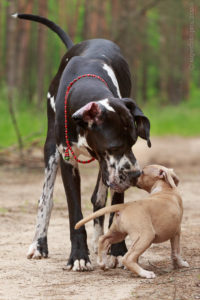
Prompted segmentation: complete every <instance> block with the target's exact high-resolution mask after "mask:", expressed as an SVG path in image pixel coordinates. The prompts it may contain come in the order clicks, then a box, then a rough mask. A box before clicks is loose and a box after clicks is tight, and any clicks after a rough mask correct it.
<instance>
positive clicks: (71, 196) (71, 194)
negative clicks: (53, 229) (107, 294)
mask: <svg viewBox="0 0 200 300" xmlns="http://www.w3.org/2000/svg"><path fill="white" fill-rule="evenodd" d="M72 162H73V161H72ZM61 174H62V180H63V184H64V188H65V193H66V196H67V203H68V210H69V222H70V240H71V243H72V245H71V254H70V256H69V260H68V262H67V269H68V270H70V269H72V270H73V271H90V270H92V265H91V263H90V259H89V256H88V254H89V251H88V247H87V235H86V230H85V226H82V227H81V228H79V229H78V230H75V229H74V226H75V224H76V223H77V222H78V221H80V219H82V218H83V215H82V212H81V192H80V175H79V170H78V165H77V163H76V162H73V164H72V163H71V161H70V162H66V161H64V160H63V159H61Z"/></svg>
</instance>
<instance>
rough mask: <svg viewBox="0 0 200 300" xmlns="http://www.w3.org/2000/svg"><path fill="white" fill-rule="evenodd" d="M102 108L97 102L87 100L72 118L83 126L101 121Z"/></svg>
mask: <svg viewBox="0 0 200 300" xmlns="http://www.w3.org/2000/svg"><path fill="white" fill-rule="evenodd" d="M101 115H102V110H101V107H100V105H99V104H98V103H97V102H89V103H88V104H86V105H84V106H83V107H81V108H80V109H79V110H77V111H76V112H75V113H74V114H73V115H72V119H73V120H74V121H75V122H76V123H78V124H79V126H82V127H85V126H87V125H92V124H94V123H96V124H98V123H99V122H100V121H101Z"/></svg>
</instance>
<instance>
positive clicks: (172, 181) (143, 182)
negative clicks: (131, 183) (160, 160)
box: [137, 165, 179, 192]
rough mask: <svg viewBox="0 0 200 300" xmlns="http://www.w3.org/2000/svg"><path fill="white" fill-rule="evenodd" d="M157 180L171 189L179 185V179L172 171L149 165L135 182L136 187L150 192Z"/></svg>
mask: <svg viewBox="0 0 200 300" xmlns="http://www.w3.org/2000/svg"><path fill="white" fill-rule="evenodd" d="M159 180H163V181H165V182H166V183H167V184H168V185H169V186H170V187H171V188H175V187H176V186H178V183H179V179H178V177H177V175H176V174H175V172H174V170H173V169H168V168H166V167H163V166H160V165H149V166H146V167H144V168H143V170H142V172H141V175H140V177H139V178H138V180H137V187H139V188H141V189H144V190H146V191H147V192H151V190H152V188H153V187H154V186H155V185H156V183H157V182H158V181H159Z"/></svg>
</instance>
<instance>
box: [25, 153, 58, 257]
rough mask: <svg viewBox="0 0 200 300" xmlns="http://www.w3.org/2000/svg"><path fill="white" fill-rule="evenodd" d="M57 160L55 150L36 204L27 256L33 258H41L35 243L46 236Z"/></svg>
mask: <svg viewBox="0 0 200 300" xmlns="http://www.w3.org/2000/svg"><path fill="white" fill-rule="evenodd" d="M59 158H60V156H59V152H58V150H56V152H55V154H54V155H52V156H51V157H50V159H49V162H48V166H47V168H45V180H44V186H43V192H42V195H41V197H40V199H39V203H38V214H37V222H36V231H35V236H34V239H33V243H32V244H31V246H30V247H29V251H28V255H29V256H30V254H32V257H33V258H38V257H39V256H42V253H39V251H38V250H37V245H38V244H37V243H38V242H37V241H38V239H39V238H44V237H46V236H47V231H48V226H49V220H50V216H51V211H52V208H53V189H54V182H55V178H56V173H57V169H58V162H59ZM31 251H32V252H33V253H32V252H31Z"/></svg>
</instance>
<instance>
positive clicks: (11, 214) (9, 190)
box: [0, 137, 200, 300]
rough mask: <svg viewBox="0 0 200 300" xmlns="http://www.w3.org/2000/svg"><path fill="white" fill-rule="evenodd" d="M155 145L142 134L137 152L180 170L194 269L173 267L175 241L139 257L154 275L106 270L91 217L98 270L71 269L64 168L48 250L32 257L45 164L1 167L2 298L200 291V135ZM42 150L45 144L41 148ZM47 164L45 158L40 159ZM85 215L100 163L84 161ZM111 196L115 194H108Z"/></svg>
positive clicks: (185, 297)
mask: <svg viewBox="0 0 200 300" xmlns="http://www.w3.org/2000/svg"><path fill="white" fill-rule="evenodd" d="M152 144H153V147H152V149H147V147H146V145H145V142H143V141H140V142H139V143H137V146H135V147H134V152H135V154H136V157H137V158H138V160H139V162H140V164H141V166H143V165H145V164H149V163H159V164H164V165H166V166H170V167H173V168H174V169H175V171H176V173H177V174H178V175H179V177H180V179H181V182H180V187H179V188H180V192H181V194H182V196H183V201H184V217H183V223H182V239H181V246H182V253H183V257H184V258H185V259H186V260H187V261H188V262H189V264H190V268H189V269H187V270H186V269H182V270H180V271H179V270H178V271H177V270H173V269H172V265H171V262H170V245H169V242H166V243H163V244H159V245H153V246H152V247H151V248H150V249H149V250H148V251H147V252H146V253H145V254H143V255H142V257H141V260H140V263H141V264H142V266H143V267H144V268H147V269H149V270H153V271H154V272H155V273H156V275H157V277H156V278H155V279H154V280H148V279H141V278H138V277H136V276H134V275H133V274H131V272H130V271H128V270H123V269H113V270H108V271H106V272H103V271H102V270H100V269H99V267H98V266H97V264H96V255H95V254H94V253H93V252H92V233H93V225H92V222H91V223H89V224H87V226H86V228H87V232H88V244H89V248H90V252H91V261H92V263H93V266H94V271H93V272H84V273H74V272H68V271H64V270H63V267H64V266H65V264H66V261H67V258H68V255H69V253H70V242H69V224H68V210H67V204H66V200H65V196H64V190H63V186H62V181H61V177H60V172H59V173H58V176H57V180H56V186H55V192H54V209H53V212H52V217H51V221H50V227H49V235H48V244H49V258H48V259H42V260H28V259H26V252H27V249H28V246H29V244H30V243H31V240H32V238H33V234H34V227H35V219H36V212H37V200H38V199H39V196H40V193H41V190H42V185H43V169H42V168H41V167H37V166H35V168H33V167H31V168H30V167H24V168H19V167H16V166H15V167H13V166H12V165H2V166H1V167H0V300H8V299H45V300H46V299H55V300H62V299H67V300H81V299H83V300H87V299H88V300H91V299H93V300H97V299H99V300H100V299H104V300H110V299H115V300H128V299H143V300H146V299H148V300H149V299H154V300H155V299H158V300H165V299H172V300H174V299H176V300H191V299H200V138H190V139H184V138H178V137H177V138H153V139H152ZM37 156H39V157H42V151H39V154H38V153H37ZM40 165H41V164H40ZM81 174H82V206H83V213H84V215H87V214H89V213H90V212H91V211H92V206H91V203H90V197H91V193H92V191H93V188H94V186H95V178H96V176H97V165H95V164H91V165H89V166H83V167H82V168H81ZM144 195H146V193H145V192H144V191H140V190H138V189H136V188H130V189H129V190H128V191H127V192H126V198H125V199H126V201H132V200H136V199H139V198H140V197H142V196H144ZM108 203H110V201H109V200H108Z"/></svg>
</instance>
